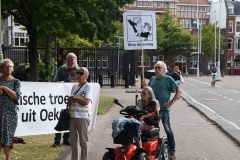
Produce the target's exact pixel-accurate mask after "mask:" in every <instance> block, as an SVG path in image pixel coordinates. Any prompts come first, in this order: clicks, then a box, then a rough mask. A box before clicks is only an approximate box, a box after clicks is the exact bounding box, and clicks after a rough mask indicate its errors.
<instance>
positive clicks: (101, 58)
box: [98, 54, 108, 68]
mask: <svg viewBox="0 0 240 160" xmlns="http://www.w3.org/2000/svg"><path fill="white" fill-rule="evenodd" d="M98 68H108V55H106V54H101V55H98Z"/></svg>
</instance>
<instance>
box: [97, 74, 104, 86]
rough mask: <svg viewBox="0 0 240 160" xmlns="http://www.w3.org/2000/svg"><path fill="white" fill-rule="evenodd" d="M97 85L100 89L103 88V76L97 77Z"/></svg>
mask: <svg viewBox="0 0 240 160" xmlns="http://www.w3.org/2000/svg"><path fill="white" fill-rule="evenodd" d="M98 83H99V85H100V87H101V88H102V87H103V75H98Z"/></svg>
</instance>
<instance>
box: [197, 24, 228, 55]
mask: <svg viewBox="0 0 240 160" xmlns="http://www.w3.org/2000/svg"><path fill="white" fill-rule="evenodd" d="M215 25H217V24H209V25H205V24H203V25H202V38H201V39H202V45H201V48H202V49H201V50H202V52H203V53H204V56H206V57H207V59H209V57H210V56H211V55H212V54H214V51H215ZM218 40H219V32H218V28H216V52H217V51H218V46H219V43H218ZM223 40H224V36H222V35H220V48H223V47H224V46H225V45H226V44H225V43H224V41H223Z"/></svg>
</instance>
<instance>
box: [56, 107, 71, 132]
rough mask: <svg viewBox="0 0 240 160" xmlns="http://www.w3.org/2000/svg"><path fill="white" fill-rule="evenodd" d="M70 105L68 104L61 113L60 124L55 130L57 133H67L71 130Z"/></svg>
mask: <svg viewBox="0 0 240 160" xmlns="http://www.w3.org/2000/svg"><path fill="white" fill-rule="evenodd" d="M68 108H69V104H67V107H66V109H62V110H61V112H60V117H59V119H58V123H57V125H56V127H54V129H55V130H56V131H59V132H60V131H66V130H68V129H69V120H70V114H69V113H68Z"/></svg>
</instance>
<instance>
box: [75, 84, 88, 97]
mask: <svg viewBox="0 0 240 160" xmlns="http://www.w3.org/2000/svg"><path fill="white" fill-rule="evenodd" d="M86 83H87V82H85V83H84V84H86ZM84 84H83V85H82V86H84ZM82 86H81V87H79V88H78V90H77V91H76V92H75V93H74V94H73V95H76V94H77V92H78V91H79V90H80V89H81V88H82Z"/></svg>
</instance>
